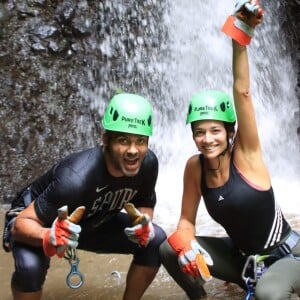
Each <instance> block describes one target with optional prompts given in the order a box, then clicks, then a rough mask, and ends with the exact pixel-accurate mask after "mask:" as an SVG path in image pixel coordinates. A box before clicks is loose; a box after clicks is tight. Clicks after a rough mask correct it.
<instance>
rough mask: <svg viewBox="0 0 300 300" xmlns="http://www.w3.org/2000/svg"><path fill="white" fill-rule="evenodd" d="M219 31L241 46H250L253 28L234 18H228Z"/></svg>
mask: <svg viewBox="0 0 300 300" xmlns="http://www.w3.org/2000/svg"><path fill="white" fill-rule="evenodd" d="M221 30H222V32H224V33H225V34H227V35H228V36H230V37H231V38H232V39H233V40H235V41H236V42H238V43H239V44H240V45H242V46H246V45H248V44H250V42H251V38H252V37H253V34H254V28H252V27H251V26H249V25H248V24H246V23H245V22H243V21H242V20H240V19H238V18H236V17H235V16H229V17H228V18H227V20H226V21H225V23H224V25H223V27H222V29H221Z"/></svg>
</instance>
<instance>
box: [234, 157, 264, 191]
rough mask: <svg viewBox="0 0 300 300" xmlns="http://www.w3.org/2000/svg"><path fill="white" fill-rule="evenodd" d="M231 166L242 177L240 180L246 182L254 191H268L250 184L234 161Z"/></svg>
mask: <svg viewBox="0 0 300 300" xmlns="http://www.w3.org/2000/svg"><path fill="white" fill-rule="evenodd" d="M233 164H234V166H235V168H236V170H237V171H238V173H239V175H240V176H241V177H242V179H243V180H244V181H246V182H247V183H248V184H249V185H250V186H251V187H252V188H254V189H256V190H258V191H267V190H268V189H264V188H262V187H260V186H258V185H256V184H254V183H253V182H251V181H250V180H248V179H247V178H246V177H245V176H244V175H243V174H242V172H241V171H240V169H239V168H238V167H237V165H236V164H235V162H234V161H233Z"/></svg>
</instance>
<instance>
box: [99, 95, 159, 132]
mask: <svg viewBox="0 0 300 300" xmlns="http://www.w3.org/2000/svg"><path fill="white" fill-rule="evenodd" d="M152 115H153V111H152V107H151V104H150V103H149V101H148V100H146V99H145V98H143V97H141V96H138V95H135V94H127V93H121V94H117V95H115V96H113V98H112V99H111V100H110V102H109V103H108V105H107V107H106V109H105V112H104V116H103V119H102V125H103V127H104V129H106V130H111V131H119V132H127V133H133V134H140V135H146V136H150V135H152Z"/></svg>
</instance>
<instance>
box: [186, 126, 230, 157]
mask: <svg viewBox="0 0 300 300" xmlns="http://www.w3.org/2000/svg"><path fill="white" fill-rule="evenodd" d="M192 129H193V139H194V141H195V144H196V146H197V148H198V150H199V151H200V152H201V153H202V154H203V155H204V157H206V158H208V159H212V158H216V157H218V156H219V155H220V154H221V153H222V152H223V151H224V150H225V149H226V148H227V132H226V129H225V127H224V123H223V122H221V121H214V120H204V121H196V122H193V124H192Z"/></svg>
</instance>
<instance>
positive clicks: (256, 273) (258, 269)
mask: <svg viewBox="0 0 300 300" xmlns="http://www.w3.org/2000/svg"><path fill="white" fill-rule="evenodd" d="M268 257H269V255H250V256H248V258H247V260H246V263H245V265H244V268H243V271H242V278H243V280H244V281H245V284H246V287H247V294H246V297H245V300H249V299H251V297H254V294H255V286H256V283H257V280H258V279H259V278H260V277H261V276H262V275H263V273H264V272H265V271H266V270H267V267H266V266H265V263H264V260H265V259H266V258H268Z"/></svg>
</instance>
